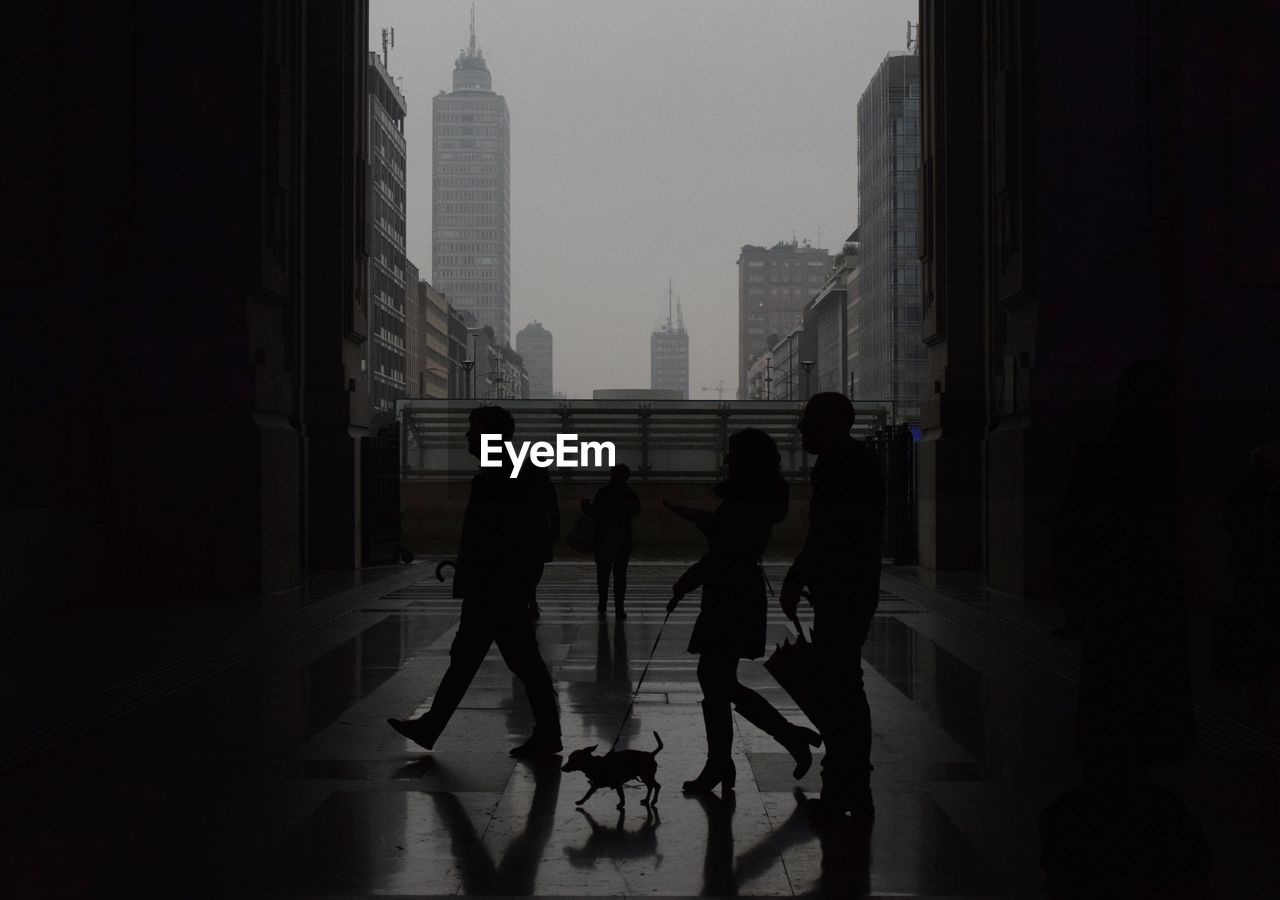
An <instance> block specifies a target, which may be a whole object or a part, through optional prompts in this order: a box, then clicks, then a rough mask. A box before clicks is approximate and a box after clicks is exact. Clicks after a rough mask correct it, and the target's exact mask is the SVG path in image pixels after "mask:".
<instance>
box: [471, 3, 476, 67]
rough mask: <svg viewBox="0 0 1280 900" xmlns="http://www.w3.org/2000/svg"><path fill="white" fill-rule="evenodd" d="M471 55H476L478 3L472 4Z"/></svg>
mask: <svg viewBox="0 0 1280 900" xmlns="http://www.w3.org/2000/svg"><path fill="white" fill-rule="evenodd" d="M471 55H472V56H475V55H476V5H475V4H474V3H472V4H471Z"/></svg>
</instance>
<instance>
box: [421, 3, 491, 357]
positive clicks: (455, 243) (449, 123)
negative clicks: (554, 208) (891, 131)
mask: <svg viewBox="0 0 1280 900" xmlns="http://www.w3.org/2000/svg"><path fill="white" fill-rule="evenodd" d="M510 147H511V142H510V119H509V117H508V115H507V101H506V100H505V99H504V98H503V97H502V95H500V94H495V93H494V92H493V87H492V80H491V77H490V74H489V67H488V65H487V64H486V63H485V60H484V54H483V53H481V52H480V49H479V48H478V47H477V46H476V29H475V19H474V16H473V18H472V21H471V43H470V45H469V46H468V48H467V49H466V50H463V51H462V53H461V54H459V56H458V60H457V62H456V63H455V64H454V67H453V90H452V91H450V92H449V93H445V92H444V91H441V92H440V93H439V94H437V95H436V96H435V98H434V100H433V101H432V146H431V283H432V285H434V286H435V288H436V289H437V290H439V291H441V292H442V293H443V294H445V296H447V297H448V298H449V302H450V303H452V304H453V305H454V306H456V307H457V308H458V309H465V310H467V311H468V312H470V313H471V314H472V315H474V316H475V317H476V321H477V322H479V323H480V325H481V326H484V325H488V326H489V327H490V328H492V329H493V334H494V338H495V340H496V341H497V342H498V343H499V344H503V345H509V344H510V342H511V155H510Z"/></svg>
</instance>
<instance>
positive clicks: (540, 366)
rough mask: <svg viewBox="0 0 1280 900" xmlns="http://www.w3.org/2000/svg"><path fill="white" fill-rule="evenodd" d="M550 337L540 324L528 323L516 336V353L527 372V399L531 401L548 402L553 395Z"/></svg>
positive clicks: (549, 333)
mask: <svg viewBox="0 0 1280 900" xmlns="http://www.w3.org/2000/svg"><path fill="white" fill-rule="evenodd" d="M552 344H553V341H552V336H551V332H550V331H547V329H546V328H544V327H543V326H542V323H541V322H530V323H529V324H528V325H526V326H525V327H524V328H521V329H520V331H519V332H518V333H517V334H516V352H517V353H519V354H520V355H521V356H522V357H524V366H525V369H526V370H528V372H529V397H530V398H531V399H533V400H550V399H551V396H552V394H553V393H554V391H553V389H552V383H551V370H552Z"/></svg>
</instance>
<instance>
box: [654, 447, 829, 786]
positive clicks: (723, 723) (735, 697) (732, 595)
mask: <svg viewBox="0 0 1280 900" xmlns="http://www.w3.org/2000/svg"><path fill="white" fill-rule="evenodd" d="M727 462H728V465H729V478H728V480H727V481H724V482H721V483H720V484H719V485H717V486H716V489H715V492H716V495H717V496H719V497H720V498H721V503H720V506H719V508H717V509H716V511H715V512H714V513H712V512H707V511H705V510H698V509H690V508H689V507H685V506H679V505H677V504H672V503H668V504H667V506H668V507H669V508H670V509H671V510H672V511H673V512H675V513H677V514H678V515H680V516H682V517H683V518H685V519H687V520H689V521H690V522H693V523H694V524H695V525H697V526H698V527H699V528H700V529H701V530H702V532H703V533H704V534H706V536H707V539H708V543H709V549H708V552H707V554H706V555H705V556H704V557H702V559H700V560H699V561H698V562H697V563H695V564H694V565H693V566H692V567H690V569H689V570H688V571H687V572H685V573H684V574H683V575H681V576H680V578H679V580H678V581H676V583H675V585H674V586H673V588H672V597H671V601H670V603H668V604H667V609H668V610H673V609H675V608H676V606H677V605H678V604H679V602H680V600H681V599H682V598H683V597H684V595H685V594H687V593H689V592H690V591H692V590H694V589H695V588H697V587H699V586H701V587H702V606H701V609H700V611H699V613H698V620H697V622H696V623H695V625H694V628H693V637H692V639H691V640H690V641H689V652H690V653H697V654H699V657H700V658H699V659H698V683H699V684H700V685H701V686H702V693H703V698H704V699H703V701H702V719H703V723H704V725H705V726H706V730H707V763H706V765H705V766H704V767H703V769H702V772H701V773H700V774H699V775H698V776H697V777H696V778H694V779H692V780H690V781H686V782H685V783H684V789H685V790H686V791H688V792H691V793H704V792H706V791H710V790H712V789H713V788H715V787H716V786H717V785H721V784H722V785H724V787H725V788H726V789H728V788H732V787H733V785H734V781H735V778H736V775H737V773H736V771H735V769H734V765H733V759H732V758H731V755H730V751H731V746H732V743H733V714H732V710H731V706H730V704H732V707H733V708H736V709H737V710H738V712H739V713H740V714H741V715H742V716H743V718H745V719H746V720H747V721H748V722H751V723H752V724H754V725H756V726H757V727H759V728H760V729H761V730H763V731H765V732H766V733H767V734H769V735H771V736H772V737H773V738H774V739H775V740H776V741H778V743H780V744H782V746H783V747H785V748H786V749H787V751H788V752H790V753H791V755H792V756H793V757H794V758H795V761H796V769H795V775H796V777H797V778H799V777H800V776H802V775H803V774H804V773H805V772H806V771H807V770H808V768H809V765H810V763H811V761H812V755H811V754H810V751H809V747H810V745H812V746H814V747H816V746H818V744H820V743H821V742H822V739H821V737H820V736H819V735H818V733H817V732H815V731H812V730H810V729H808V728H804V727H801V726H799V725H793V724H791V723H790V722H788V721H787V720H786V718H785V717H784V716H783V715H782V713H780V712H778V711H777V710H776V709H774V708H773V707H772V706H771V705H770V704H769V701H767V700H765V699H764V698H763V697H761V696H760V695H759V694H757V693H756V692H755V691H753V690H751V689H750V688H748V687H745V686H744V685H742V684H741V683H739V681H738V662H739V660H742V659H757V658H759V657H761V656H763V655H764V639H765V621H766V616H767V611H768V598H767V596H766V592H765V578H764V570H763V569H762V568H761V566H760V560H761V557H762V556H763V555H764V550H765V547H766V546H767V545H768V543H769V535H770V534H771V533H772V531H773V526H774V525H775V524H776V523H778V522H780V521H782V519H783V517H785V516H786V514H787V483H786V482H785V481H784V480H783V478H782V472H781V457H780V456H779V455H778V447H777V445H776V444H775V443H774V441H773V438H771V437H769V435H767V434H765V433H764V432H763V431H759V430H757V429H754V428H747V429H744V430H743V431H739V432H738V433H736V434H734V435H733V436H732V437H730V438H729V457H728V460H727Z"/></svg>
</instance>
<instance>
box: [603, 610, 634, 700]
mask: <svg viewBox="0 0 1280 900" xmlns="http://www.w3.org/2000/svg"><path fill="white" fill-rule="evenodd" d="M596 683H597V684H602V685H603V684H607V685H609V686H611V687H612V688H613V689H615V690H616V691H619V692H622V693H624V694H626V695H627V696H628V697H629V696H631V661H630V659H628V657H627V630H626V628H624V627H623V626H622V625H619V624H615V625H614V627H613V644H612V646H611V645H610V643H609V623H608V622H604V621H601V622H600V623H599V626H598V627H597V629H596Z"/></svg>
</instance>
